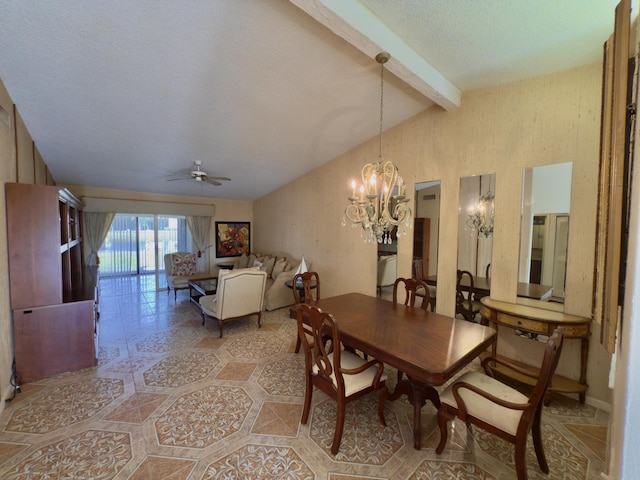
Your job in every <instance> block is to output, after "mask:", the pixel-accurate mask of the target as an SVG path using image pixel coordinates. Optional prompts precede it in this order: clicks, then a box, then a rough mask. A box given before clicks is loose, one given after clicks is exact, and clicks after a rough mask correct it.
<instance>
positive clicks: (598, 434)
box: [565, 424, 608, 462]
mask: <svg viewBox="0 0 640 480" xmlns="http://www.w3.org/2000/svg"><path fill="white" fill-rule="evenodd" d="M565 428H566V429H567V430H569V431H570V432H571V433H573V434H574V435H575V436H576V438H577V439H578V440H580V441H581V442H582V443H583V444H584V445H585V447H587V448H588V449H589V450H591V451H592V452H593V454H594V455H596V456H597V457H598V458H599V459H600V460H602V461H603V462H604V461H605V460H606V459H607V458H606V457H607V432H608V428H607V427H603V426H600V425H574V424H565Z"/></svg>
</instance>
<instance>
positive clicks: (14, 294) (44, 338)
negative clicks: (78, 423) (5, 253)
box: [6, 183, 98, 383]
mask: <svg viewBox="0 0 640 480" xmlns="http://www.w3.org/2000/svg"><path fill="white" fill-rule="evenodd" d="M6 204H7V231H8V247H9V282H10V289H11V309H12V312H13V326H14V329H13V330H14V348H15V360H16V370H17V374H18V380H19V381H20V382H23V383H24V382H32V381H35V380H39V379H41V378H46V377H49V376H52V375H56V374H58V373H63V372H67V371H72V370H78V369H81V368H87V367H91V366H94V365H95V364H96V356H97V340H98V325H97V303H96V302H97V298H98V297H97V295H98V292H97V285H98V284H97V281H98V277H97V270H94V269H86V268H84V264H83V254H82V205H81V203H80V202H79V201H78V200H77V199H76V198H75V197H74V196H73V195H72V194H71V193H70V192H68V191H67V190H64V189H60V188H59V187H52V186H46V185H31V184H18V183H8V184H6Z"/></svg>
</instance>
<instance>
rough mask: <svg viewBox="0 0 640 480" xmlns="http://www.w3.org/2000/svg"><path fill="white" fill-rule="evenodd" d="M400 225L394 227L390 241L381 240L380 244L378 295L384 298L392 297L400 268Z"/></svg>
mask: <svg viewBox="0 0 640 480" xmlns="http://www.w3.org/2000/svg"><path fill="white" fill-rule="evenodd" d="M397 231H398V227H393V230H391V232H390V235H389V237H388V238H389V239H390V242H379V243H378V244H377V245H378V267H377V273H378V279H377V284H376V286H377V290H378V295H379V296H381V297H384V298H387V299H388V298H390V297H389V295H391V293H392V291H393V289H392V288H391V287H393V284H394V282H395V281H396V277H397V270H398V236H397Z"/></svg>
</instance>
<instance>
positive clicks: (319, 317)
mask: <svg viewBox="0 0 640 480" xmlns="http://www.w3.org/2000/svg"><path fill="white" fill-rule="evenodd" d="M307 335H310V336H311V340H309V337H308V336H307ZM298 336H299V338H300V340H301V342H302V345H303V348H304V350H305V358H306V360H307V369H309V371H312V372H313V374H314V375H315V376H316V378H315V381H316V382H318V381H320V382H322V383H323V384H325V387H329V388H330V390H333V391H336V392H337V393H338V394H342V396H344V378H343V376H342V373H341V372H340V333H339V331H338V327H337V326H336V323H335V320H334V319H333V316H332V315H331V314H329V313H326V312H323V311H322V310H320V309H319V308H318V307H314V306H311V305H307V304H303V305H300V307H299V308H298ZM334 378H335V384H334V383H333V379H334ZM336 385H337V388H336Z"/></svg>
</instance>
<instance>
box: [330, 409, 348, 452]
mask: <svg viewBox="0 0 640 480" xmlns="http://www.w3.org/2000/svg"><path fill="white" fill-rule="evenodd" d="M336 407H337V410H338V414H337V415H336V417H337V418H336V431H335V432H334V434H333V443H332V444H331V453H332V454H333V455H335V454H337V453H338V450H340V442H341V441H342V431H343V430H344V416H345V401H344V399H342V398H339V399H338V402H337V405H336Z"/></svg>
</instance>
